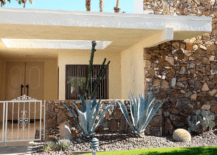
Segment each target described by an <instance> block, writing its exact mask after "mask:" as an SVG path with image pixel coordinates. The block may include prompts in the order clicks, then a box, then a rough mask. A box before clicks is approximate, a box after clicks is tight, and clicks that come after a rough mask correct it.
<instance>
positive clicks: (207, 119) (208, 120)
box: [200, 110, 215, 130]
mask: <svg viewBox="0 0 217 155" xmlns="http://www.w3.org/2000/svg"><path fill="white" fill-rule="evenodd" d="M202 115H203V120H200V123H201V125H202V127H203V129H204V130H205V129H207V127H209V130H210V129H212V128H213V127H214V126H215V123H214V122H213V121H212V120H214V116H213V115H210V110H208V111H204V110H203V111H202ZM209 115H210V116H209Z"/></svg>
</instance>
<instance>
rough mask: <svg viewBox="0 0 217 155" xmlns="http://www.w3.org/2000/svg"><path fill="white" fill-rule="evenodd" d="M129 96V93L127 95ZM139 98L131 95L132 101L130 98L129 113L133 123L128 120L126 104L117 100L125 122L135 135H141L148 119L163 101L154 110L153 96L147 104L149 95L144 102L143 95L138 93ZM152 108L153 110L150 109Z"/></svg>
mask: <svg viewBox="0 0 217 155" xmlns="http://www.w3.org/2000/svg"><path fill="white" fill-rule="evenodd" d="M131 95H132V93H131ZM128 97H129V95H128ZM139 98H140V100H138V98H137V97H136V98H134V97H133V95H132V99H133V102H132V100H131V98H130V97H129V100H130V113H131V117H132V121H133V123H131V122H130V119H129V115H128V111H127V108H126V106H125V105H124V104H123V103H122V102H118V104H119V106H120V109H121V111H122V113H123V115H124V116H125V118H126V121H127V123H128V124H129V125H130V127H131V129H132V132H133V133H134V134H135V136H138V137H143V136H144V135H143V134H144V131H145V128H146V126H147V125H148V123H149V122H150V120H151V119H152V118H153V116H154V115H155V113H156V112H157V110H158V108H159V107H160V106H161V105H162V104H163V103H164V102H162V103H160V104H159V105H158V106H157V107H156V108H155V109H154V110H153V107H154V105H155V103H154V101H155V98H154V99H153V100H152V101H151V103H150V104H149V95H148V96H147V97H146V99H145V102H144V99H143V96H142V95H140V94H139ZM152 110H153V111H152Z"/></svg>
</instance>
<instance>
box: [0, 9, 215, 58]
mask: <svg viewBox="0 0 217 155" xmlns="http://www.w3.org/2000/svg"><path fill="white" fill-rule="evenodd" d="M0 27H1V28H0V56H2V57H9V56H10V57H12V56H13V55H15V54H16V55H18V54H19V55H21V53H23V55H25V54H26V53H31V52H32V53H37V54H38V56H40V57H42V56H43V55H44V54H46V53H49V54H47V55H49V56H51V55H52V56H53V57H57V56H58V53H59V52H62V51H63V50H67V51H71V50H73V49H74V50H76V51H78V50H86V51H89V49H91V41H93V40H95V41H97V42H98V44H97V46H96V48H97V49H99V50H101V51H103V52H109V53H119V52H122V51H123V50H125V49H127V48H129V47H131V46H133V45H134V44H137V43H138V42H140V41H142V40H146V41H145V42H146V44H145V45H144V48H145V47H151V46H155V45H157V44H160V43H163V42H166V41H169V40H184V39H188V38H192V37H196V36H199V35H202V34H204V33H207V32H211V31H212V18H211V17H195V16H171V15H147V14H129V13H107V12H86V11H62V10H42V9H23V8H0ZM88 44H90V45H88ZM44 49H46V50H44ZM49 49H50V50H49ZM53 49H54V50H53Z"/></svg>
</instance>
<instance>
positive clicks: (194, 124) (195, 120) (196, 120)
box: [188, 110, 202, 132]
mask: <svg viewBox="0 0 217 155" xmlns="http://www.w3.org/2000/svg"><path fill="white" fill-rule="evenodd" d="M199 114H200V110H197V112H196V116H194V117H192V121H191V120H190V119H191V117H190V116H188V124H189V126H190V127H189V128H188V132H191V131H195V132H197V131H200V130H201V129H202V128H201V124H200V120H201V119H202V118H201V116H200V115H199Z"/></svg>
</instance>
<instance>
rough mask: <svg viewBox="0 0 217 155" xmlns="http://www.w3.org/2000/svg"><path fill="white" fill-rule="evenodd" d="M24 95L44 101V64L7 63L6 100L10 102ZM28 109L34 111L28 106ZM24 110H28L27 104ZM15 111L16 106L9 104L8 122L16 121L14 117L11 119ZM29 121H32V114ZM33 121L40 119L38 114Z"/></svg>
mask: <svg viewBox="0 0 217 155" xmlns="http://www.w3.org/2000/svg"><path fill="white" fill-rule="evenodd" d="M24 94H25V95H27V96H30V97H31V98H34V99H37V100H42V101H44V62H22V61H20V62H15V61H11V62H7V64H6V100H12V99H15V98H17V97H19V96H22V95H24ZM21 106H22V105H21ZM22 107H23V106H22ZM12 108H13V109H12ZM30 108H31V109H30V110H31V111H34V108H35V107H34V106H30ZM25 109H29V107H28V104H25ZM36 110H39V104H37V105H36ZM17 111H18V104H14V105H13V107H12V105H11V104H10V105H9V106H8V120H12V119H13V120H16V116H15V115H14V117H13V118H12V113H14V114H15V113H16V112H17ZM31 119H34V115H32V114H31ZM35 119H40V113H39V112H37V113H36V118H35Z"/></svg>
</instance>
